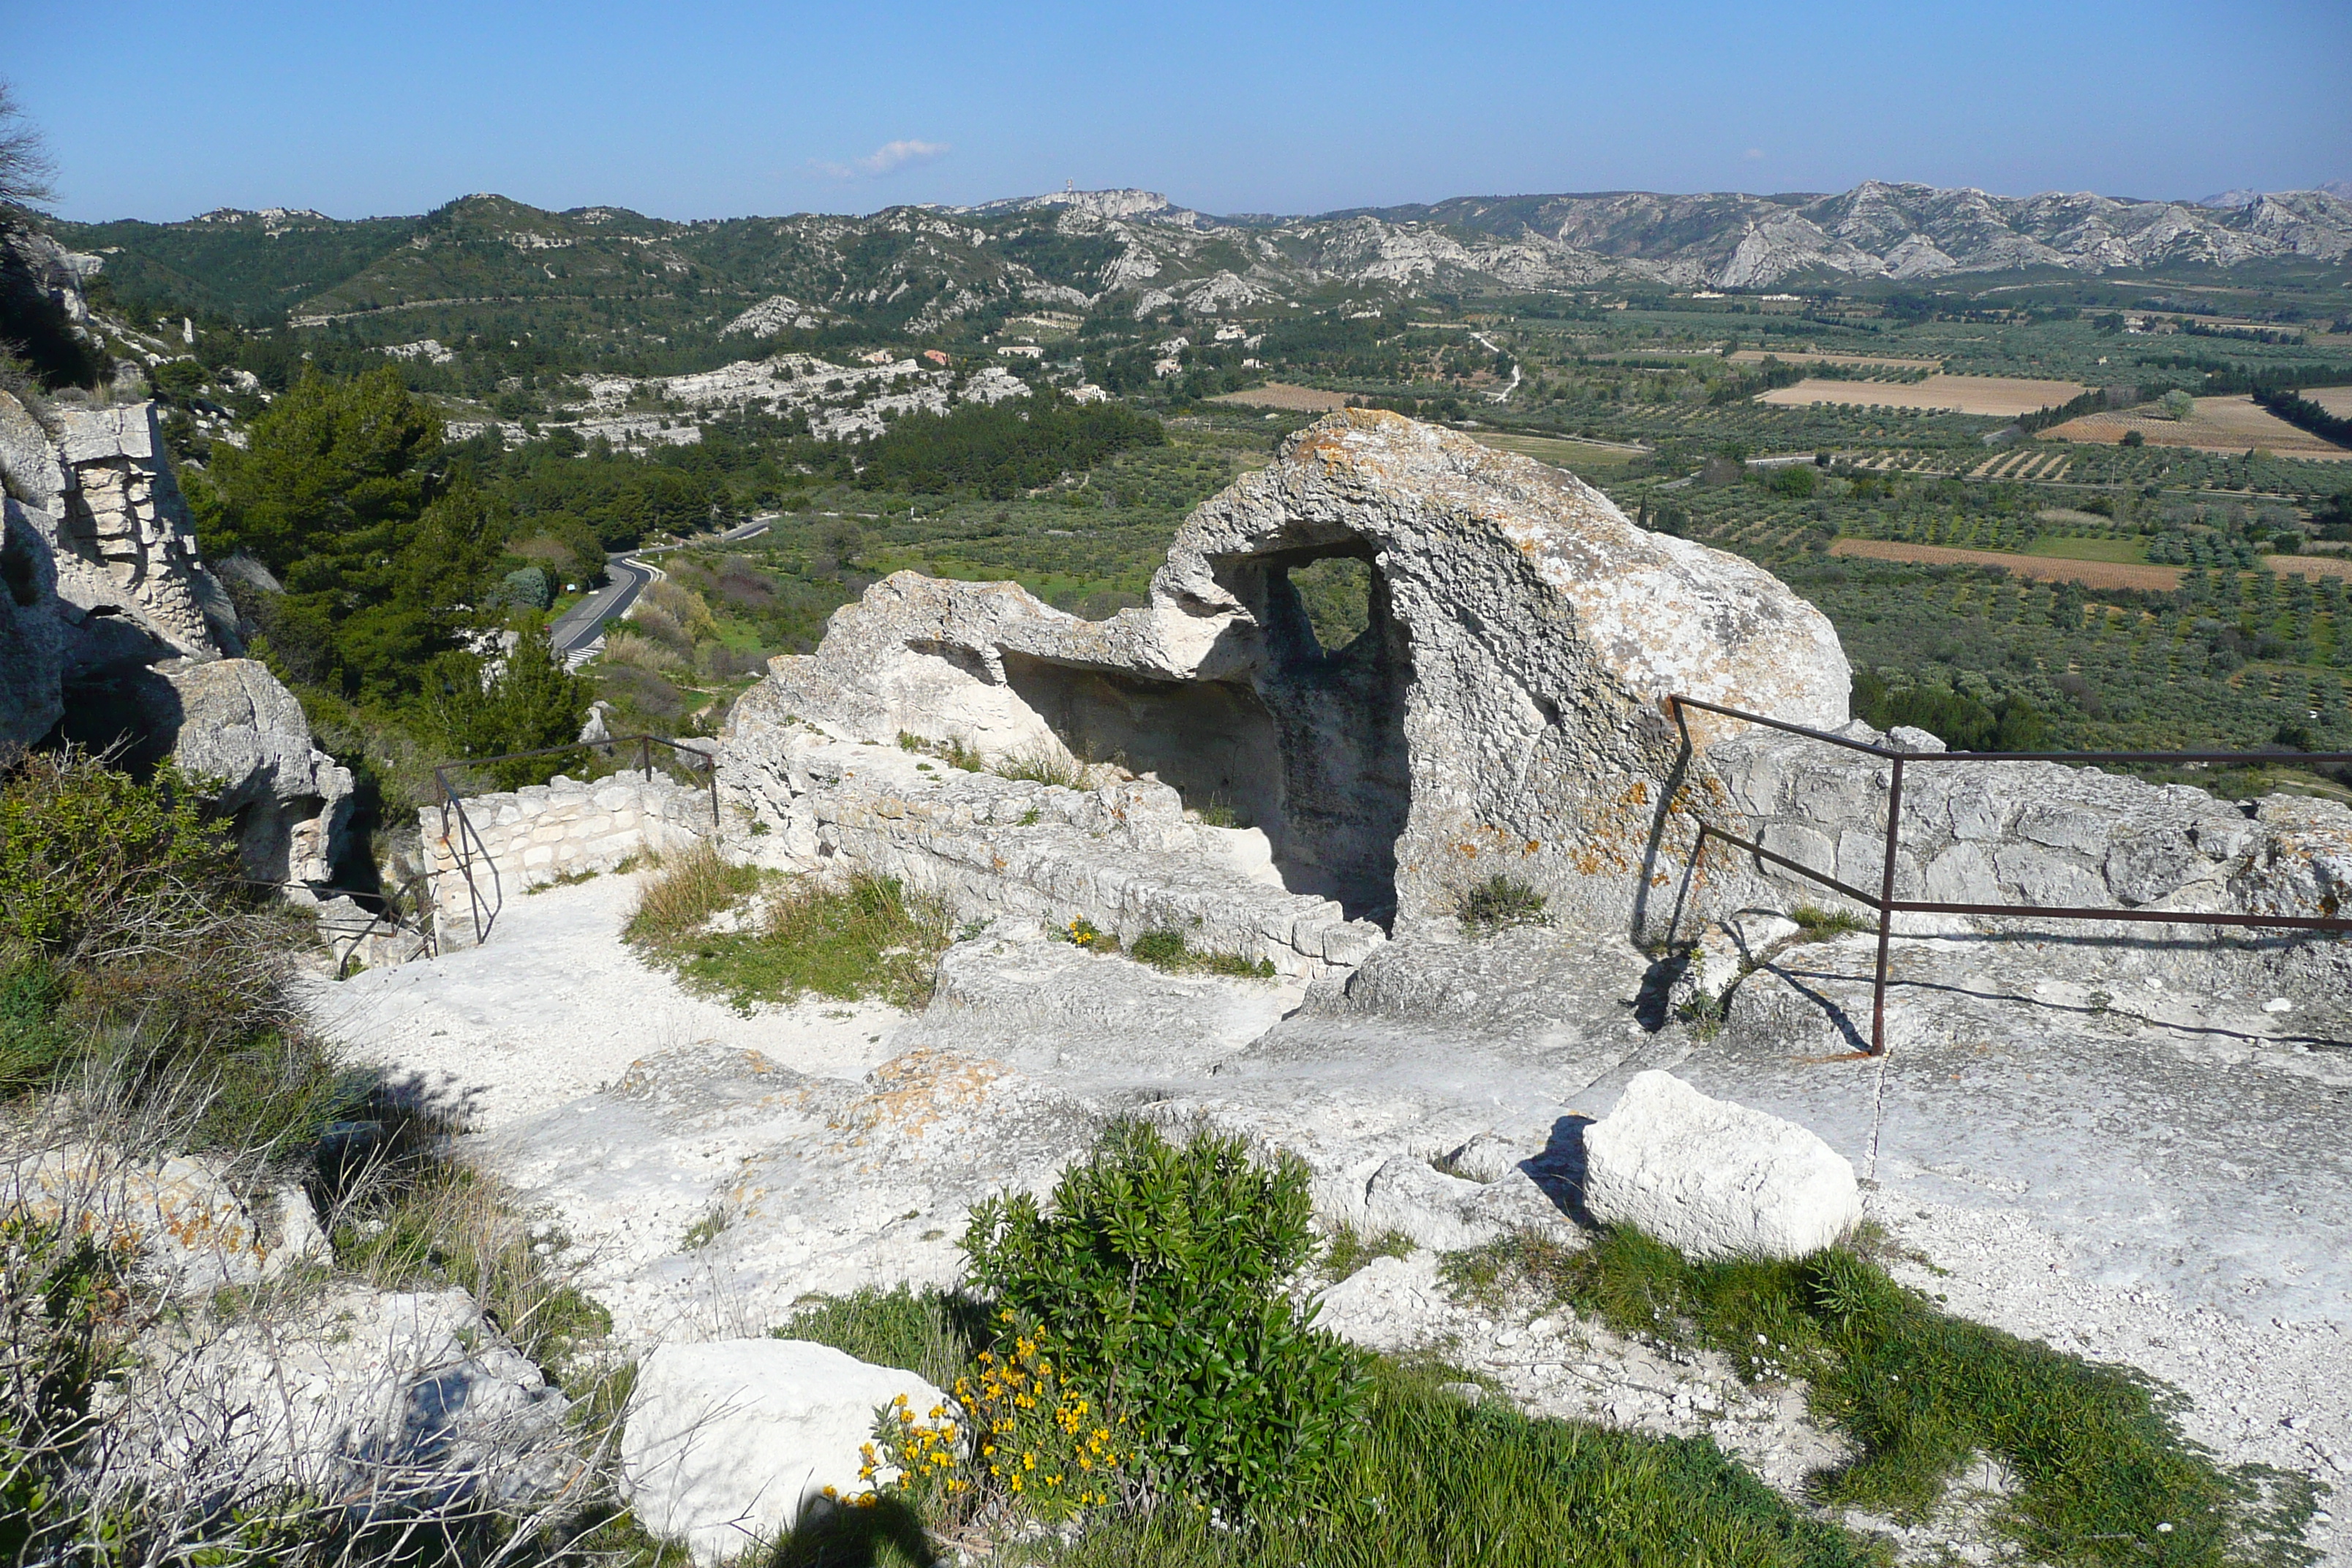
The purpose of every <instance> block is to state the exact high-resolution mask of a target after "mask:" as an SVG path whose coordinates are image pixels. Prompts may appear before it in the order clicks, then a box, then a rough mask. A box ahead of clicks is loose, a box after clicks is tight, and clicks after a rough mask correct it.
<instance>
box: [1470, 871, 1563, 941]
mask: <svg viewBox="0 0 2352 1568" xmlns="http://www.w3.org/2000/svg"><path fill="white" fill-rule="evenodd" d="M1545 901H1546V900H1545V899H1544V896H1543V895H1542V894H1541V893H1538V892H1537V891H1536V890H1535V889H1533V888H1530V887H1528V885H1527V884H1526V883H1525V882H1517V881H1513V880H1512V879H1510V878H1508V877H1506V876H1503V875H1501V874H1500V873H1497V874H1496V875H1495V876H1492V877H1489V878H1487V879H1486V880H1485V881H1483V882H1481V883H1479V884H1478V885H1477V886H1476V887H1475V888H1472V889H1469V890H1468V891H1467V892H1465V893H1464V894H1463V895H1462V899H1461V901H1460V902H1459V903H1458V904H1456V905H1455V906H1454V913H1455V914H1456V915H1457V916H1458V917H1459V918H1460V919H1461V921H1462V925H1463V929H1464V930H1465V931H1469V932H1471V933H1472V934H1473V935H1475V936H1491V935H1492V934H1494V933H1495V932H1496V931H1502V930H1504V929H1505V928H1507V927H1509V926H1539V925H1549V924H1550V923H1551V920H1550V917H1549V916H1548V915H1546V914H1545V913H1544V904H1545Z"/></svg>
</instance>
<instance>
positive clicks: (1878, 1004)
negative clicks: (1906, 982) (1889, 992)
mask: <svg viewBox="0 0 2352 1568" xmlns="http://www.w3.org/2000/svg"><path fill="white" fill-rule="evenodd" d="M1902 828H1903V758H1902V756H1901V754H1900V753H1897V754H1896V756H1895V776H1894V778H1893V780H1892V781H1891V782H1890V783H1889V784H1888V785H1887V790H1886V863H1885V865H1884V866H1882V867H1880V868H1879V876H1878V975H1877V978H1876V980H1874V982H1873V983H1872V985H1871V991H1870V1054H1871V1055H1872V1056H1874V1057H1883V1056H1885V1054H1886V946H1887V942H1888V941H1889V940H1890V939H1891V938H1892V937H1893V936H1894V934H1895V845H1896V843H1897V841H1898V835H1899V834H1900V833H1901V831H1902Z"/></svg>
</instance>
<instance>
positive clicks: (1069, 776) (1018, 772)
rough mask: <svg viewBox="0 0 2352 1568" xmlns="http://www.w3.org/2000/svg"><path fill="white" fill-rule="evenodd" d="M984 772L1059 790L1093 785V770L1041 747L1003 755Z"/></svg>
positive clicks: (1062, 753)
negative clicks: (1046, 785) (1050, 785)
mask: <svg viewBox="0 0 2352 1568" xmlns="http://www.w3.org/2000/svg"><path fill="white" fill-rule="evenodd" d="M988 771H989V772H990V773H994V774H995V775H996V776H997V777H998V778H1001V779H1019V780H1025V781H1027V782H1028V783H1031V784H1052V785H1054V786H1055V787H1056V788H1059V789H1079V790H1084V789H1092V788H1094V776H1095V773H1094V770H1093V769H1092V768H1090V767H1088V766H1087V765H1086V764H1085V763H1081V762H1079V761H1078V760H1077V759H1076V758H1075V757H1072V756H1069V755H1067V754H1066V753H1064V752H1055V751H1048V750H1046V749H1045V747H1043V746H1039V747H1036V748H1035V749H1034V750H1031V751H1026V752H1015V753H1013V754H1012V755H1009V756H1003V757H999V758H997V759H996V761H995V762H993V763H990V764H989V769H988Z"/></svg>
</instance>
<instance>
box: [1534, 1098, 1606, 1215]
mask: <svg viewBox="0 0 2352 1568" xmlns="http://www.w3.org/2000/svg"><path fill="white" fill-rule="evenodd" d="M1592 1121H1593V1119H1592V1118H1591V1117H1590V1116H1563V1117H1561V1118H1560V1119H1559V1121H1555V1122H1553V1123H1552V1124H1551V1137H1550V1139H1549V1141H1548V1142H1546V1143H1545V1144H1544V1147H1543V1152H1542V1153H1540V1154H1537V1155H1535V1156H1533V1157H1532V1158H1529V1159H1526V1160H1522V1161H1520V1162H1519V1169H1520V1170H1521V1171H1523V1172H1525V1173H1526V1174H1527V1178H1528V1180H1529V1181H1531V1182H1533V1183H1534V1184H1536V1186H1537V1188H1538V1190H1540V1191H1541V1192H1542V1194H1543V1195H1544V1196H1546V1197H1548V1198H1549V1199H1550V1200H1551V1201H1552V1205H1553V1206H1554V1207H1556V1208H1558V1209H1559V1212H1560V1213H1562V1214H1564V1215H1567V1216H1568V1217H1569V1218H1570V1219H1571V1220H1573V1221H1575V1222H1576V1224H1577V1225H1578V1226H1580V1227H1582V1228H1583V1229H1586V1230H1597V1229H1599V1228H1600V1224H1599V1222H1598V1221H1596V1220H1595V1219H1594V1218H1593V1217H1592V1215H1591V1211H1590V1210H1588V1209H1586V1207H1585V1206H1584V1130H1585V1129H1586V1128H1588V1127H1590V1126H1591V1125H1592Z"/></svg>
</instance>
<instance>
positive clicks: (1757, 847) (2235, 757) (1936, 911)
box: [1666, 694, 2352, 1057]
mask: <svg viewBox="0 0 2352 1568" xmlns="http://www.w3.org/2000/svg"><path fill="white" fill-rule="evenodd" d="M1666 706H1667V709H1668V710H1669V711H1670V712H1672V713H1673V714H1674V717H1675V723H1676V724H1677V725H1679V726H1681V728H1682V731H1683V743H1684V745H1685V747H1688V746H1689V744H1690V727H1689V724H1688V723H1687V722H1686V721H1685V719H1684V718H1683V710H1684V709H1685V708H1696V709H1699V710H1703V711H1705V712H1708V713H1718V714H1721V715H1722V716H1723V717H1724V718H1727V719H1737V720H1739V721H1742V722H1743V723H1748V724H1761V725H1763V726H1765V727H1766V728H1767V729H1771V730H1780V731H1785V732H1787V733H1789V734H1791V735H1802V736H1803V737H1805V739H1807V740H1809V741H1820V742H1822V743H1824V744H1826V745H1832V746H1842V747H1843V748H1844V749H1845V750H1847V751H1849V752H1862V753H1864V755H1866V756H1873V757H1876V758H1878V759H1880V760H1881V761H1883V762H1885V763H1889V764H1891V766H1890V770H1889V776H1888V780H1887V786H1886V847H1885V855H1884V856H1883V858H1882V863H1881V866H1880V868H1879V879H1878V891H1877V892H1876V893H1865V892H1864V891H1863V890H1862V889H1859V888H1853V887H1849V886H1847V885H1846V884H1845V883H1843V882H1841V881H1839V880H1838V879H1836V878H1835V877H1832V876H1829V875H1827V874H1826V873H1824V872H1822V871H1818V870H1815V869H1814V868H1812V867H1811V866H1807V865H1803V864H1801V863H1800V862H1798V861H1795V860H1791V859H1790V858H1788V857H1787V856H1785V855H1780V854H1775V853H1774V852H1773V851H1771V850H1769V849H1767V848H1765V847H1764V846H1763V845H1761V844H1759V843H1755V842H1753V841H1752V840H1749V839H1747V838H1742V837H1739V836H1738V834H1736V833H1727V832H1726V831H1724V830H1723V829H1722V828H1720V827H1717V826H1715V825H1714V824H1712V823H1709V822H1705V821H1702V822H1701V823H1700V824H1699V828H1698V842H1697V844H1696V846H1695V847H1694V848H1693V851H1692V858H1693V859H1694V861H1696V858H1697V857H1698V856H1699V855H1700V854H1702V853H1704V852H1705V850H1706V841H1707V840H1708V839H1709V838H1718V839H1721V840H1722V841H1723V842H1724V843H1726V844H1728V845H1730V846H1732V847H1734V848H1737V849H1739V850H1742V851H1744V852H1746V853H1748V854H1750V855H1753V856H1755V857H1756V858H1758V859H1759V860H1766V861H1769V862H1770V863H1771V864H1773V865H1775V866H1779V867H1781V868H1785V869H1787V870H1790V871H1794V872H1795V873H1796V874H1797V875H1799V876H1800V877H1803V878H1805V879H1808V880H1810V881H1813V882H1817V883H1819V884H1821V885H1822V887H1824V888H1827V889H1830V890H1831V891H1832V892H1834V893H1837V894H1840V895H1841V896H1843V897H1844V898H1848V899H1851V900H1853V901H1854V902H1855V903H1858V904H1863V905H1866V906H1867V907H1869V908H1871V909H1874V910H1876V911H1877V912H1878V964H1877V969H1876V973H1875V975H1874V979H1873V981H1872V983H1871V995H1870V1054H1871V1055H1872V1056H1874V1057H1875V1056H1884V1055H1885V1052H1886V962H1887V946H1888V943H1889V942H1891V941H1892V939H1893V937H1894V925H1895V916H1896V915H1898V914H1927V915H1979V916H2000V917H2003V918H2010V919H2037V920H2053V921H2148V922H2152V923H2157V924H2165V925H2212V926H2254V927H2258V928H2261V929H2263V930H2269V931H2333V932H2336V933H2338V934H2341V933H2344V932H2347V931H2352V919H2347V918H2345V917H2342V916H2337V915H2252V914H2238V913H2234V912H2231V911H2227V910H2095V909H2078V908H2073V907H2068V906H2062V905H2055V904H1958V903H1946V902H1943V901H1940V900H1931V899H1898V898H1896V897H1895V850H1896V847H1897V844H1898V841H1899V838H1900V836H1901V832H1902V826H1903V770H1904V768H1905V767H1906V766H1907V765H1915V764H1918V763H2072V764H2089V763H2126V764H2137V763H2272V764H2276V763H2283V762H2290V761H2292V762H2294V763H2352V752H1901V751H1896V750H1895V748H1893V747H1891V746H1879V745H1873V744H1872V743H1870V742H1867V741H1857V740H1854V739H1853V738H1852V737H1850V736H1846V735H1833V734H1831V733H1830V732H1829V731H1826V730H1814V729H1809V728H1807V727H1806V726H1805V725H1802V724H1791V723H1790V722H1789V721H1787V720H1785V719H1769V718H1767V717H1765V716H1764V715H1763V714H1761V713H1749V712H1745V711H1743V710H1740V709H1738V708H1726V707H1724V706H1723V705H1722V704H1720V703H1717V702H1702V701H1700V700H1698V699H1697V698H1696V697H1684V696H1682V695H1680V694H1676V695H1675V696H1672V697H1669V698H1667V699H1666Z"/></svg>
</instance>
